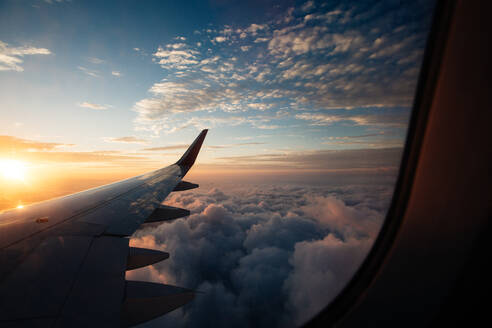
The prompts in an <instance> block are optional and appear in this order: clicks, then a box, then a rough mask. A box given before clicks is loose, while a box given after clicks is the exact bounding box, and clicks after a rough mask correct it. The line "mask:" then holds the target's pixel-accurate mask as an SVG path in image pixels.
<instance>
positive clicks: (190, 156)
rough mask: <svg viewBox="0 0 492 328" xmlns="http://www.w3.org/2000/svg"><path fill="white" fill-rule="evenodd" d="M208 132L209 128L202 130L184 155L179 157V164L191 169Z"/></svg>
mask: <svg viewBox="0 0 492 328" xmlns="http://www.w3.org/2000/svg"><path fill="white" fill-rule="evenodd" d="M207 132H208V129H203V130H202V131H201V132H200V134H199V135H198V137H196V139H195V141H193V143H192V144H191V145H190V147H189V148H188V149H187V150H186V152H185V153H184V154H183V156H182V157H181V158H180V159H179V161H177V162H176V164H177V165H179V166H184V167H185V168H187V169H189V168H190V167H192V166H193V164H194V163H195V160H196V157H197V156H198V153H199V152H200V149H201V147H202V144H203V141H204V140H205V137H206V135H207Z"/></svg>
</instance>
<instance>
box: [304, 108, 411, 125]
mask: <svg viewBox="0 0 492 328" xmlns="http://www.w3.org/2000/svg"><path fill="white" fill-rule="evenodd" d="M408 115H409V113H408V112H406V111H404V112H382V113H375V114H360V115H350V114H342V115H340V114H339V115H333V114H328V113H302V114H297V115H296V118H297V119H299V120H305V121H310V122H311V125H315V126H328V125H332V124H334V123H336V122H342V121H346V122H351V123H352V124H354V125H361V126H379V127H381V126H386V127H396V128H404V127H406V126H407V124H408Z"/></svg>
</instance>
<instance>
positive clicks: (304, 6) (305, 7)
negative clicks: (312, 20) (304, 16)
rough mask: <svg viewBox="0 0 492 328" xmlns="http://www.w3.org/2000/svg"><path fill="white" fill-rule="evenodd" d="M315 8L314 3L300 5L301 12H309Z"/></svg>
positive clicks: (308, 2)
mask: <svg viewBox="0 0 492 328" xmlns="http://www.w3.org/2000/svg"><path fill="white" fill-rule="evenodd" d="M314 7H315V5H314V1H307V2H306V3H305V4H303V5H302V7H301V10H302V11H309V10H311V9H313V8H314Z"/></svg>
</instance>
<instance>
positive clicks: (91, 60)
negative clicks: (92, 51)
mask: <svg viewBox="0 0 492 328" xmlns="http://www.w3.org/2000/svg"><path fill="white" fill-rule="evenodd" d="M87 60H88V61H89V62H91V63H93V64H96V65H99V64H102V63H104V60H102V59H99V58H97V57H89V58H88V59H87Z"/></svg>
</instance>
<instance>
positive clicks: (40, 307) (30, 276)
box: [0, 236, 92, 321]
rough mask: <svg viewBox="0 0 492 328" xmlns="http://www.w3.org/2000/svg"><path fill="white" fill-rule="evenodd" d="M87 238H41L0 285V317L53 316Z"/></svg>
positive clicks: (77, 268) (86, 246) (61, 302)
mask: <svg viewBox="0 0 492 328" xmlns="http://www.w3.org/2000/svg"><path fill="white" fill-rule="evenodd" d="M91 240H92V238H90V237H84V236H66V237H62V236H56V237H51V238H47V239H46V240H44V241H43V242H42V243H41V244H40V245H39V246H38V247H37V248H36V249H35V250H34V251H33V252H32V253H31V254H30V255H29V256H28V257H27V259H26V260H25V261H23V262H22V264H21V265H20V266H19V267H18V268H17V269H16V270H15V274H11V275H9V276H8V278H7V279H5V281H3V282H2V284H1V285H0V295H1V297H0V318H1V320H2V321H9V320H16V319H22V318H24V319H26V318H36V317H49V316H53V317H54V316H56V315H57V314H58V312H59V310H60V309H61V307H62V305H63V303H64V301H65V299H66V297H67V294H68V293H69V291H70V288H71V285H72V283H73V280H74V278H75V275H76V274H77V272H78V271H79V269H80V266H81V264H82V263H83V261H84V258H85V254H86V253H87V250H88V249H89V247H90V244H91Z"/></svg>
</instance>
